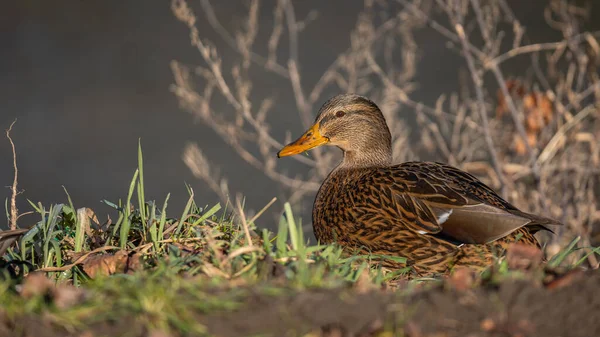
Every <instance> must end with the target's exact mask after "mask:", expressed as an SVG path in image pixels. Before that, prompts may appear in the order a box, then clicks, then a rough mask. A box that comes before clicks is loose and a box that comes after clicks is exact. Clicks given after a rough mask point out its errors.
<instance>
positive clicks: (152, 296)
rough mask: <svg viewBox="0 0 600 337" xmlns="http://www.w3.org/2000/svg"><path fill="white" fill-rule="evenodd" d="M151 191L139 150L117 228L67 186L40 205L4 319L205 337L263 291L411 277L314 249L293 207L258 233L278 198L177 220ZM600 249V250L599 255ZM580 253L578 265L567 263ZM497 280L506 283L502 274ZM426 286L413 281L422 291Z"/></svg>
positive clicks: (6, 285) (6, 283) (196, 210)
mask: <svg viewBox="0 0 600 337" xmlns="http://www.w3.org/2000/svg"><path fill="white" fill-rule="evenodd" d="M144 187H145V181H144V169H143V154H142V148H141V144H139V145H138V168H137V169H136V170H135V171H134V173H133V176H132V180H131V183H130V184H129V188H128V190H127V194H126V197H125V199H123V200H118V201H117V202H114V203H113V202H110V201H106V200H105V201H104V203H105V204H107V205H109V206H111V207H112V208H114V209H115V211H116V212H117V214H118V217H117V220H116V221H114V222H112V221H109V222H107V223H105V224H101V223H99V222H97V220H96V219H95V217H94V214H93V212H91V210H89V209H87V208H76V207H75V206H74V203H73V201H72V200H71V198H70V196H69V194H68V192H67V191H66V190H65V193H66V198H67V203H65V204H54V205H50V206H45V205H42V204H40V203H37V204H36V203H33V202H30V205H31V207H32V208H33V210H34V211H35V212H36V213H37V214H38V216H39V217H40V220H39V221H38V222H37V224H36V225H34V226H33V227H32V228H31V229H30V230H29V231H28V232H27V233H26V234H24V235H23V236H22V237H21V238H20V240H19V241H18V244H16V245H13V247H12V248H10V249H8V250H7V251H6V253H5V255H4V256H3V260H0V262H1V263H2V266H1V267H2V268H1V271H2V275H3V276H4V277H2V279H1V280H0V307H1V308H2V309H0V318H2V317H5V318H9V319H12V320H18V318H20V317H21V318H22V317H28V316H31V315H34V316H35V315H37V316H40V317H43V319H44V320H48V321H50V322H51V324H52V325H53V326H57V327H60V329H63V330H64V331H66V332H72V331H79V330H81V329H83V328H84V327H85V326H90V325H93V324H96V323H98V322H120V321H123V320H124V319H125V320H128V319H132V320H133V321H134V322H135V324H134V325H135V326H141V327H144V329H147V330H148V331H175V332H179V333H181V335H186V334H191V335H194V334H199V335H201V334H205V333H206V327H205V326H204V325H203V324H202V323H201V322H200V321H199V319H198V317H199V316H201V315H206V314H210V313H215V312H223V311H225V312H227V311H231V310H234V309H236V308H239V307H240V306H242V305H243V304H244V303H246V302H247V301H248V299H249V298H251V297H252V296H253V294H256V293H257V292H258V293H260V294H262V295H264V296H292V295H293V294H298V293H301V292H303V291H310V290H314V289H355V290H356V288H360V287H362V288H364V287H366V288H367V289H378V288H381V286H383V285H388V284H390V283H391V282H394V281H396V280H397V279H399V278H402V275H403V273H405V272H406V271H407V270H400V271H394V272H390V271H386V270H384V269H382V268H380V267H378V266H377V264H372V263H369V262H372V261H373V260H376V259H379V260H380V259H396V260H400V261H401V262H405V260H403V259H402V258H400V257H389V256H358V255H355V256H346V255H344V254H343V252H342V250H341V248H340V247H338V246H336V245H310V244H309V243H308V242H307V240H306V238H305V237H304V233H303V232H302V230H301V228H302V226H300V225H298V221H299V219H297V218H295V216H294V214H293V212H292V210H291V207H290V205H289V204H285V206H284V213H283V214H282V216H281V219H280V223H279V227H278V229H277V232H276V233H272V232H270V231H268V230H266V229H262V230H261V231H258V229H257V222H258V221H259V220H260V215H261V214H262V213H263V212H264V211H265V210H266V209H267V208H268V207H269V206H270V205H272V203H273V202H271V203H270V204H268V205H266V206H265V208H264V209H263V210H261V211H260V212H258V214H257V216H255V217H254V218H251V219H247V218H246V216H245V214H244V212H243V209H242V207H241V205H239V207H238V208H237V209H233V208H232V207H231V205H220V204H215V205H212V206H211V205H205V206H199V205H198V204H197V203H196V201H195V198H194V192H193V189H192V188H191V187H190V186H187V190H188V193H189V199H188V201H187V203H186V204H185V205H184V207H183V209H182V210H181V211H180V213H179V212H177V211H176V212H175V214H176V215H177V217H171V216H169V215H168V214H167V212H169V213H170V208H169V204H168V202H169V195H167V196H166V197H165V199H164V201H163V202H162V203H156V202H155V201H148V200H146V197H145V193H144V190H145V188H144ZM576 244H577V239H575V240H573V242H572V243H571V244H570V245H569V246H568V247H566V248H565V249H564V250H563V251H561V252H560V253H559V254H557V255H556V256H555V257H553V258H552V259H551V260H550V261H549V263H548V264H549V265H550V266H551V267H553V268H558V267H560V266H563V267H564V266H565V264H566V265H567V267H569V268H572V267H574V266H576V265H578V264H581V263H583V262H584V261H585V258H586V256H585V255H584V254H582V253H581V251H580V250H579V249H578V248H576ZM593 253H600V250H599V249H598V248H596V249H595V250H592V251H591V252H588V253H587V254H593ZM572 255H577V258H576V259H575V260H576V262H575V263H573V262H566V261H567V260H568V257H569V256H572ZM571 260H573V259H571ZM495 270H496V271H498V270H499V271H501V273H500V275H501V278H506V277H510V276H512V275H517V274H518V273H513V272H511V271H510V270H508V268H507V266H506V261H503V260H499V262H498V265H497V266H496V267H495ZM33 271H38V272H43V273H44V274H45V275H46V276H47V278H48V279H49V280H51V281H49V282H51V285H49V284H47V283H45V282H46V281H39V280H37V281H36V280H35V279H34V278H25V277H26V275H28V274H30V273H32V272H33ZM484 277H485V275H484ZM488 279H494V280H495V281H497V280H498V273H496V274H493V275H491V274H490V275H488ZM44 280H46V278H44ZM424 281H426V280H416V281H413V283H411V285H412V286H413V287H412V288H414V285H415V284H417V282H424ZM435 282H438V281H437V280H434V284H435ZM56 285H58V286H56ZM66 285H68V286H66ZM71 285H72V286H75V287H72V286H71ZM412 288H411V287H409V288H406V289H412ZM27 294H29V295H27ZM349 296H352V295H349ZM115 324H116V323H115ZM17 326H18V324H17ZM131 329H133V327H132V328H131ZM134 330H135V329H133V330H132V333H134ZM134 335H135V334H134Z"/></svg>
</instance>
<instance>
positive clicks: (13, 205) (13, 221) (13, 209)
mask: <svg viewBox="0 0 600 337" xmlns="http://www.w3.org/2000/svg"><path fill="white" fill-rule="evenodd" d="M16 122H17V120H16V119H15V120H14V121H13V122H12V123H11V124H10V127H8V130H6V138H8V141H9V142H10V146H11V148H12V155H13V169H14V172H15V174H14V177H13V184H12V187H11V188H10V190H11V197H10V229H11V230H14V229H17V219H18V218H19V210H18V209H17V195H18V194H19V192H18V191H17V183H18V181H19V179H18V177H19V169H18V168H17V150H16V149H15V143H14V142H13V140H12V138H11V136H10V132H11V131H12V128H13V125H15V123H16Z"/></svg>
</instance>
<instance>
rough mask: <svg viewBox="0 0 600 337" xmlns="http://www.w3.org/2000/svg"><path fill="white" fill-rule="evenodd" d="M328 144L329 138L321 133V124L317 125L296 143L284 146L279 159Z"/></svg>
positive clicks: (278, 155) (278, 154) (279, 153)
mask: <svg viewBox="0 0 600 337" xmlns="http://www.w3.org/2000/svg"><path fill="white" fill-rule="evenodd" d="M327 143H329V138H327V137H324V136H322V135H321V133H320V132H319V123H315V125H313V126H312V127H311V128H310V129H308V131H306V132H305V133H304V134H303V135H302V137H300V138H298V139H297V140H296V141H295V142H291V143H289V144H288V145H286V146H284V147H283V149H281V151H279V152H278V153H277V157H279V158H281V157H287V156H293V155H295V154H298V153H302V152H304V151H308V150H310V149H312V148H315V147H317V146H321V145H323V144H327Z"/></svg>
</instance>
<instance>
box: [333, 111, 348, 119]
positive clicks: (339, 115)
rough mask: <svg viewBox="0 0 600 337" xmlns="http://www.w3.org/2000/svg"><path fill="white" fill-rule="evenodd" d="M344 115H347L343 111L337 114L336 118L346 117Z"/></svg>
mask: <svg viewBox="0 0 600 337" xmlns="http://www.w3.org/2000/svg"><path fill="white" fill-rule="evenodd" d="M344 115H346V113H345V112H343V111H342V110H340V111H338V112H336V113H335V117H344Z"/></svg>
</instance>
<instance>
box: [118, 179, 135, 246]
mask: <svg viewBox="0 0 600 337" xmlns="http://www.w3.org/2000/svg"><path fill="white" fill-rule="evenodd" d="M139 172H140V171H139V170H137V169H136V170H135V173H134V174H133V179H131V184H129V193H128V194H127V200H126V202H125V207H124V209H123V223H122V224H121V231H120V233H119V244H120V247H121V249H125V247H126V246H127V238H128V237H129V230H130V229H131V218H130V217H131V197H132V196H133V191H134V190H135V185H136V182H137V178H138V174H139Z"/></svg>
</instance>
